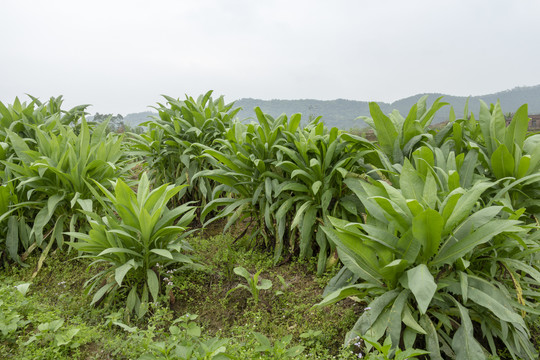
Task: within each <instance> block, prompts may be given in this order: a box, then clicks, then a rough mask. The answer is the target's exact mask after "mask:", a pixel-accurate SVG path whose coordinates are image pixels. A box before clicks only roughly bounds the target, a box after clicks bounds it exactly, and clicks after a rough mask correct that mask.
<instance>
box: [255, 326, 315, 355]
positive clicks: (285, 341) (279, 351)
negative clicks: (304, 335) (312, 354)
mask: <svg viewBox="0 0 540 360" xmlns="http://www.w3.org/2000/svg"><path fill="white" fill-rule="evenodd" d="M253 335H254V336H255V339H257V342H258V343H259V345H258V346H257V347H255V351H257V352H260V353H265V354H266V355H270V356H271V358H272V359H289V358H293V357H296V356H298V355H300V354H301V353H302V352H303V351H304V349H305V347H304V346H302V345H297V346H293V347H291V348H289V349H287V345H289V343H290V342H291V340H292V335H290V334H289V335H286V336H284V337H283V338H281V339H278V340H276V341H275V342H274V345H273V346H272V343H271V342H270V340H269V339H268V338H267V337H266V336H264V335H263V334H261V333H258V332H254V333H253Z"/></svg>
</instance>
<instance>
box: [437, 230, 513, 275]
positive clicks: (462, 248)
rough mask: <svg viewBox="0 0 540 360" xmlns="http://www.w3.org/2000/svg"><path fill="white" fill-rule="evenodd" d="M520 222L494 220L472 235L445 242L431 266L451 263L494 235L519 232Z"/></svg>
mask: <svg viewBox="0 0 540 360" xmlns="http://www.w3.org/2000/svg"><path fill="white" fill-rule="evenodd" d="M519 223H520V222H519V221H515V220H493V221H490V222H488V223H487V224H484V225H482V226H480V227H479V228H478V229H476V230H475V231H473V232H472V233H471V234H470V235H468V236H467V237H465V238H464V239H461V240H460V241H459V242H457V243H454V244H452V245H448V246H447V243H445V244H443V246H442V247H441V249H440V251H439V253H438V254H437V255H436V256H435V258H434V259H433V261H432V262H431V264H430V265H431V266H440V265H442V264H451V263H452V262H453V261H455V260H456V259H457V258H460V257H463V256H464V255H465V254H467V253H469V252H470V251H472V250H473V249H474V248H475V247H476V246H478V245H481V244H483V243H485V242H487V241H489V240H491V239H492V238H493V237H494V236H496V235H498V234H500V233H503V232H517V231H521V230H522V229H520V228H518V227H516V225H518V224H519Z"/></svg>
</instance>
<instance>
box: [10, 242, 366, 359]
mask: <svg viewBox="0 0 540 360" xmlns="http://www.w3.org/2000/svg"><path fill="white" fill-rule="evenodd" d="M189 242H190V244H191V245H192V247H193V248H194V253H195V254H197V256H198V258H199V261H200V262H201V263H203V264H205V266H206V269H205V270H204V271H197V272H195V271H183V270H179V271H177V272H174V273H173V274H163V276H164V277H165V276H168V278H169V280H170V281H172V283H173V284H174V285H173V286H171V287H169V288H170V291H169V292H168V293H167V295H164V296H163V299H162V300H163V301H162V302H161V305H160V306H152V308H151V311H150V312H151V314H150V316H149V317H147V318H145V319H142V320H138V319H128V318H127V317H125V316H124V315H123V311H122V309H120V308H118V307H116V306H115V305H114V304H104V306H102V307H98V308H95V307H90V305H89V304H90V300H91V298H90V297H87V296H85V295H84V288H83V285H84V283H85V281H86V280H87V279H89V278H90V277H91V276H92V273H93V272H94V271H97V269H92V270H91V271H90V272H87V270H86V268H87V265H88V262H87V261H86V260H83V259H73V257H74V254H73V253H71V254H66V253H65V252H64V253H60V252H55V253H53V254H51V255H49V257H48V259H47V261H46V263H45V264H44V266H43V268H42V269H41V270H40V272H39V273H38V274H37V276H36V277H35V278H34V279H33V280H32V279H31V276H32V272H33V270H34V268H35V267H36V264H37V260H38V259H37V258H33V257H31V258H29V259H28V260H27V264H28V265H29V267H27V268H19V267H9V266H8V267H6V268H5V269H3V271H2V272H1V274H2V275H0V276H1V278H0V281H1V283H2V284H3V285H2V289H3V292H2V293H1V294H3V295H2V297H1V298H0V300H1V301H3V303H4V305H2V306H4V307H8V308H9V309H10V311H15V312H16V313H17V314H18V315H19V317H20V318H21V319H23V320H24V321H25V322H27V323H25V324H21V326H20V327H19V328H18V329H17V330H16V332H15V334H14V335H12V336H7V337H1V338H0V358H2V359H137V358H139V357H140V356H141V355H142V354H143V353H145V352H147V351H148V350H149V349H151V348H152V346H153V345H152V344H154V343H155V342H157V341H163V340H166V339H167V336H168V328H169V325H171V323H172V321H174V320H175V319H177V318H180V317H181V316H182V315H184V314H187V313H189V314H197V315H199V317H198V318H197V319H196V320H195V321H194V322H195V323H196V324H197V325H198V326H200V327H201V329H202V334H203V335H202V337H203V338H205V339H209V338H211V337H219V338H220V339H224V338H225V339H228V345H227V352H228V353H230V354H231V355H233V356H235V357H236V358H260V356H259V353H257V352H255V351H254V349H255V347H256V346H257V345H259V344H258V342H257V341H256V340H255V337H254V335H253V332H259V333H262V334H264V335H266V336H267V337H268V338H269V339H270V340H271V341H272V342H274V341H279V340H280V339H283V338H284V337H285V336H287V335H289V334H290V335H292V342H291V344H290V345H289V346H294V345H303V346H305V350H304V352H303V353H302V354H301V355H300V356H299V357H297V358H300V359H301V358H308V357H309V358H310V359H313V358H320V359H327V358H331V357H336V358H347V357H349V356H351V357H352V356H353V354H352V353H351V352H350V351H349V350H347V349H344V348H343V347H342V341H343V338H344V335H345V332H346V331H347V330H348V329H350V328H351V326H352V325H353V324H354V322H355V321H356V319H357V317H358V312H359V311H362V309H363V304H360V303H356V302H354V301H346V302H342V303H340V304H338V305H337V306H333V307H328V308H325V309H312V306H313V305H314V304H316V303H318V302H319V301H320V300H321V294H322V291H323V288H324V286H325V285H326V282H327V281H328V280H329V279H330V277H331V275H332V274H328V275H327V276H325V277H321V278H316V277H315V276H314V275H313V274H314V273H315V268H316V264H315V263H309V262H304V263H302V262H298V261H291V262H290V263H287V264H284V265H281V266H278V267H274V266H273V264H272V262H271V259H270V257H269V256H268V254H267V253H264V252H258V251H247V250H245V248H244V247H242V244H240V243H238V242H236V243H235V238H234V236H233V235H231V234H228V235H208V234H206V235H205V236H204V237H193V238H191V239H190V240H189ZM235 266H243V267H245V268H246V269H247V270H248V271H249V272H250V273H255V272H256V271H258V270H261V269H262V270H263V271H262V273H261V278H265V279H270V280H271V281H272V283H273V286H272V288H271V289H269V290H262V291H261V293H260V301H259V303H258V304H257V305H255V304H254V302H253V299H252V296H251V294H250V293H249V292H248V291H247V290H243V289H242V290H238V291H235V292H233V293H231V294H230V295H229V296H226V294H227V292H228V291H229V290H230V289H231V288H233V287H235V286H236V285H237V284H238V283H240V282H241V281H242V280H243V279H242V278H240V277H239V276H237V275H236V274H234V273H233V271H232V269H233V268H234V267H235ZM244 281H245V280H244ZM25 282H31V283H32V284H31V286H30V287H29V290H28V293H27V294H26V296H25V297H22V295H20V294H18V293H17V291H16V289H15V288H14V285H16V284H18V283H25ZM10 296H11V297H13V298H12V299H11V300H9V299H8V298H9V297H10ZM6 299H7V300H6ZM10 301H11V302H10ZM60 319H62V320H64V323H63V324H62V326H61V327H60V329H58V330H57V331H56V332H50V333H44V332H43V331H40V330H39V327H40V326H41V327H43V325H42V324H44V323H50V322H53V321H56V320H60ZM115 322H116V324H115ZM118 324H122V325H123V326H122V325H118ZM126 329H127V330H132V331H131V332H130V331H126ZM134 329H135V330H134ZM75 331H76V334H75V335H74V336H73V337H72V338H71V339H69V341H68V343H67V344H62V345H58V344H59V343H61V341H58V338H59V337H60V338H61V339H64V338H65V336H66V334H70V333H73V332H75ZM319 331H320V332H319ZM302 334H303V335H302ZM57 335H58V336H57ZM300 335H302V337H301V336H300ZM32 336H38V337H39V339H37V340H34V341H32V342H30V343H28V341H29V340H30V339H31V338H32ZM62 336H64V338H62ZM262 358H271V357H262Z"/></svg>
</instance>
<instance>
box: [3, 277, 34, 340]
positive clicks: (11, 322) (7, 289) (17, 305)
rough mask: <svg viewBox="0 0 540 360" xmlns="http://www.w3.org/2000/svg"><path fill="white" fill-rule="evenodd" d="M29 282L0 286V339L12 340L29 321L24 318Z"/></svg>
mask: <svg viewBox="0 0 540 360" xmlns="http://www.w3.org/2000/svg"><path fill="white" fill-rule="evenodd" d="M29 286H30V284H29V283H23V284H19V285H16V286H5V285H2V286H1V287H0V339H2V340H13V339H15V338H16V337H17V334H18V332H19V331H20V330H21V329H23V328H24V327H25V326H26V325H27V324H28V323H29V322H30V321H28V320H27V319H25V318H24V311H23V309H24V307H25V306H26V305H27V303H28V301H27V300H26V299H25V295H26V292H27V291H28V287H29Z"/></svg>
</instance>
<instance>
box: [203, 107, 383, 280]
mask: <svg viewBox="0 0 540 360" xmlns="http://www.w3.org/2000/svg"><path fill="white" fill-rule="evenodd" d="M255 113H256V115H257V120H258V124H249V125H244V124H240V123H237V124H234V125H233V126H232V127H231V129H229V131H228V132H227V135H226V139H225V140H223V141H222V144H223V147H222V148H221V149H220V150H219V151H218V150H206V151H205V154H206V156H208V157H211V158H212V159H213V160H214V161H217V165H216V166H217V167H219V169H215V170H206V171H202V172H201V173H199V174H198V175H197V176H203V177H207V178H211V179H213V180H215V181H216V182H219V183H221V184H222V186H218V187H216V190H215V192H216V193H218V191H219V192H221V191H229V192H231V193H232V194H233V196H228V197H220V198H219V199H216V200H214V201H212V202H210V203H209V204H208V205H207V206H206V207H205V209H204V210H203V213H202V215H203V218H204V217H205V216H206V215H207V214H208V213H209V212H210V211H212V210H214V209H216V208H218V207H220V206H224V208H223V209H222V211H221V213H220V214H219V215H218V216H217V217H216V218H219V217H224V216H229V221H228V223H227V225H226V226H225V229H227V228H228V227H229V226H230V225H231V224H232V223H234V222H235V221H237V220H238V219H241V218H244V217H247V216H250V217H251V219H252V221H253V220H254V219H255V221H258V223H259V229H258V231H259V232H258V233H259V234H261V235H262V236H263V237H264V239H265V244H270V245H272V247H273V248H274V263H277V262H278V261H279V259H280V258H281V256H282V255H283V253H284V250H288V251H290V252H294V251H295V249H299V255H300V258H301V259H303V258H306V257H311V256H312V255H313V252H314V249H316V251H318V258H319V260H318V267H317V268H318V273H319V274H322V272H323V271H324V270H325V269H326V268H327V267H328V266H332V265H334V264H335V263H336V261H337V259H336V257H335V249H334V246H333V244H332V243H331V242H329V241H328V240H327V238H326V235H325V234H324V232H323V231H322V230H321V229H320V227H321V226H322V225H323V224H325V223H326V222H327V218H328V216H329V215H334V216H341V217H344V218H347V219H351V220H357V219H358V218H359V216H360V209H358V207H357V205H358V203H357V202H354V200H353V201H351V199H350V196H349V195H350V191H348V189H347V188H346V187H345V186H344V185H343V183H342V180H343V178H344V177H345V176H346V175H347V174H348V173H349V172H350V171H361V169H363V165H364V163H363V161H362V160H363V158H364V156H368V155H372V153H373V146H372V145H371V144H370V143H369V142H368V141H367V140H365V139H363V138H360V137H357V136H353V135H348V134H340V133H339V131H338V130H337V129H336V128H334V129H332V130H330V131H328V129H326V128H325V127H324V125H323V124H322V123H318V121H319V119H315V120H314V121H313V122H311V123H310V124H309V125H308V126H306V127H305V128H304V129H300V128H299V125H300V122H301V116H300V115H299V114H296V115H293V116H291V117H290V118H287V116H280V117H278V118H276V119H274V118H272V117H270V116H269V115H266V114H263V113H262V112H261V111H260V109H258V108H257V109H255ZM216 218H214V219H211V220H210V221H213V220H215V219H216ZM255 235H257V232H256V233H254V234H252V236H255Z"/></svg>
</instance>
